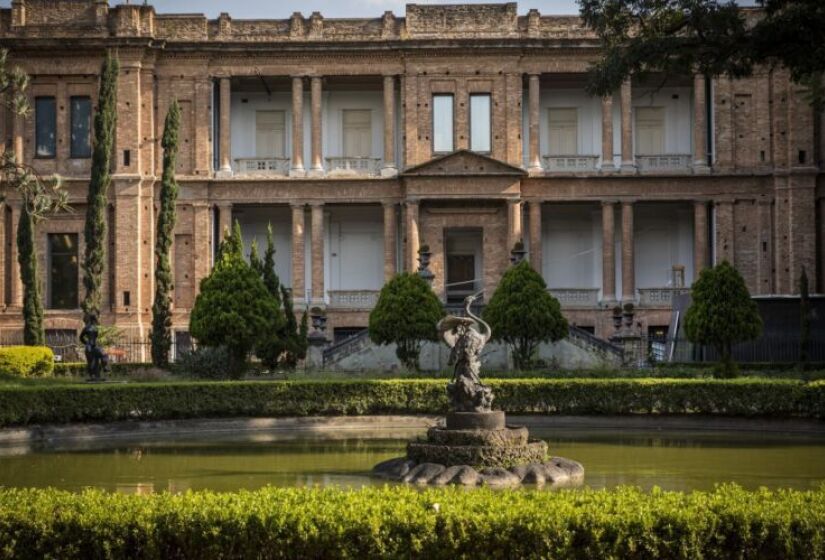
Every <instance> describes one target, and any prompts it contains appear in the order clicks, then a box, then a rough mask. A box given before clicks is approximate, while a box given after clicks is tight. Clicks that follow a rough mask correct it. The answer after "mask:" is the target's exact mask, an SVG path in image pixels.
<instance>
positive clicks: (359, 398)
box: [0, 379, 825, 426]
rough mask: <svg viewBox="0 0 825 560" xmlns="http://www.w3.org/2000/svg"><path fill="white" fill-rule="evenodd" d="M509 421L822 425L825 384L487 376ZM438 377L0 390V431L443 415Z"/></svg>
mask: <svg viewBox="0 0 825 560" xmlns="http://www.w3.org/2000/svg"><path fill="white" fill-rule="evenodd" d="M488 382H489V383H490V385H492V387H493V389H494V391H495V394H496V400H495V403H494V405H495V406H496V407H497V408H501V409H502V410H506V411H507V412H509V413H511V414H568V415H575V414H711V415H727V416H771V417H802V418H822V417H824V416H825V382H823V381H816V382H812V383H805V382H801V381H793V380H766V379H737V380H724V381H723V380H706V379H491V380H488ZM446 410H447V396H446V391H445V382H444V380H439V379H402V380H358V381H250V382H237V381H235V382H164V383H123V384H106V385H84V384H80V383H71V384H56V385H33V386H25V385H21V386H5V387H3V386H0V426H7V425H25V424H31V423H64V422H86V421H112V420H128V419H143V420H160V419H176V418H202V417H239V416H308V415H360V414H439V413H443V412H445V411H446Z"/></svg>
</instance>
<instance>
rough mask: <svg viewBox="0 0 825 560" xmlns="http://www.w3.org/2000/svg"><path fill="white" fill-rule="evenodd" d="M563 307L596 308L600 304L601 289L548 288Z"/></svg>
mask: <svg viewBox="0 0 825 560" xmlns="http://www.w3.org/2000/svg"><path fill="white" fill-rule="evenodd" d="M547 291H548V292H550V295H552V296H553V297H554V298H556V299H557V300H559V303H560V304H561V306H562V307H596V306H597V305H598V304H599V288H548V289H547Z"/></svg>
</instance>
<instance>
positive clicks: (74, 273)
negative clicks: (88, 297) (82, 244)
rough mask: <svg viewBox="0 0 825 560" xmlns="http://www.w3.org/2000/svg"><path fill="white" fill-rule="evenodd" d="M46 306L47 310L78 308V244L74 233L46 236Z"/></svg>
mask: <svg viewBox="0 0 825 560" xmlns="http://www.w3.org/2000/svg"><path fill="white" fill-rule="evenodd" d="M47 258H48V263H49V264H48V270H49V277H48V281H47V289H48V293H47V298H46V301H47V305H48V308H49V309H77V307H78V244H77V234H76V233H50V234H49V236H48V257H47Z"/></svg>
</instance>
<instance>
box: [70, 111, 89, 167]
mask: <svg viewBox="0 0 825 560" xmlns="http://www.w3.org/2000/svg"><path fill="white" fill-rule="evenodd" d="M69 105H70V107H71V112H72V115H71V119H72V123H71V138H70V140H71V142H70V156H71V157H73V158H87V157H91V155H92V135H91V130H92V100H91V99H89V98H88V97H72V98H71V100H70V101H69Z"/></svg>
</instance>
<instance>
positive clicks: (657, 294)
mask: <svg viewBox="0 0 825 560" xmlns="http://www.w3.org/2000/svg"><path fill="white" fill-rule="evenodd" d="M689 293H690V288H669V287H668V288H639V305H640V306H643V307H672V306H673V296H676V295H680V294H689Z"/></svg>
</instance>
